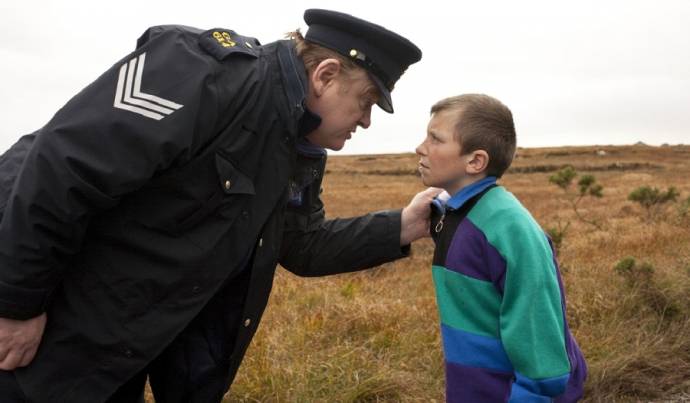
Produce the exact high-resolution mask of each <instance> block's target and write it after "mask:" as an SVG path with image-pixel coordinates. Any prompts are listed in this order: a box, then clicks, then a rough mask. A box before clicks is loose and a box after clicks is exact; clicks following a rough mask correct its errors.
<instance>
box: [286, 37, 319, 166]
mask: <svg viewBox="0 0 690 403" xmlns="http://www.w3.org/2000/svg"><path fill="white" fill-rule="evenodd" d="M278 61H279V63H280V70H281V73H282V75H283V81H284V82H285V89H286V92H287V98H288V103H289V106H290V108H291V111H292V114H293V117H294V118H296V119H298V122H299V123H298V125H297V135H298V137H299V138H303V137H304V136H306V135H307V134H309V133H311V132H312V131H314V130H315V129H316V128H317V127H319V125H320V124H321V116H319V115H317V114H315V113H314V112H312V111H310V110H309V109H308V108H307V106H306V99H307V92H308V91H309V87H308V82H309V81H308V77H307V71H306V69H305V68H304V63H302V60H301V59H300V58H299V56H297V53H296V52H295V45H294V43H293V42H292V41H290V40H287V41H280V44H279V46H278ZM311 148H319V147H317V146H313V145H312V146H311ZM320 150H321V151H320V152H319V153H320V154H325V150H324V149H320Z"/></svg>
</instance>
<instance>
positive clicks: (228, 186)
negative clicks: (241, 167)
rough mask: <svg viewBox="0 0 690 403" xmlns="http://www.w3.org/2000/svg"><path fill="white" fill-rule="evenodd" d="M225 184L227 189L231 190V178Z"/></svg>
mask: <svg viewBox="0 0 690 403" xmlns="http://www.w3.org/2000/svg"><path fill="white" fill-rule="evenodd" d="M223 186H224V187H225V190H230V188H231V187H232V182H231V181H230V179H228V180H226V181H225V183H224V184H223Z"/></svg>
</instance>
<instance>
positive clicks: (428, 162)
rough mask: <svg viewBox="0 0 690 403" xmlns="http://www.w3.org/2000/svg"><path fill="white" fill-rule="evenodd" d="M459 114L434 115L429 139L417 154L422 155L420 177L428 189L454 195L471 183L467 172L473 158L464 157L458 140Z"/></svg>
mask: <svg viewBox="0 0 690 403" xmlns="http://www.w3.org/2000/svg"><path fill="white" fill-rule="evenodd" d="M456 119H457V113H456V112H453V111H440V112H436V113H434V114H433V116H432V117H431V120H430V121H429V125H428V127H427V135H426V138H425V139H424V141H423V142H422V144H420V145H419V146H417V148H416V149H415V151H416V152H417V155H419V173H420V174H421V176H422V182H423V183H424V185H426V186H433V187H439V188H443V189H445V190H446V191H447V192H448V193H450V194H451V195H452V194H454V193H456V192H457V191H458V190H460V189H461V188H462V187H463V186H465V184H466V182H467V181H468V177H467V168H468V162H469V159H470V158H471V156H472V154H471V153H470V154H469V155H461V154H462V153H461V149H460V144H459V142H458V141H457V140H456V139H455V138H454V133H455V124H456V122H457V120H456Z"/></svg>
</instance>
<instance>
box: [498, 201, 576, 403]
mask: <svg viewBox="0 0 690 403" xmlns="http://www.w3.org/2000/svg"><path fill="white" fill-rule="evenodd" d="M497 222H500V224H499V225H501V226H503V228H502V230H501V231H499V232H500V233H503V234H505V236H503V237H500V240H494V242H495V243H496V247H497V249H498V250H499V251H500V252H501V254H502V255H503V256H504V258H505V260H506V278H505V284H504V293H503V299H502V303H501V307H500V310H501V312H500V332H501V341H502V343H503V346H504V348H505V350H506V353H507V354H508V357H509V359H510V361H511V363H512V365H513V368H514V370H515V382H514V384H513V387H512V393H511V401H516V402H517V401H519V402H541V401H544V402H548V401H550V398H551V397H554V396H558V395H560V394H562V393H563V391H564V390H565V387H566V385H567V382H568V378H569V374H570V362H569V360H568V355H567V352H566V346H565V333H564V313H563V308H562V303H561V290H560V287H559V283H558V278H557V273H556V267H555V265H554V260H553V252H552V250H551V247H550V246H549V243H548V240H547V238H546V235H545V234H544V233H543V231H542V230H541V229H540V227H539V226H538V225H537V223H536V222H535V221H534V220H533V219H532V218H531V217H527V216H523V215H519V214H518V215H510V216H508V215H506V216H504V217H501V219H500V220H497Z"/></svg>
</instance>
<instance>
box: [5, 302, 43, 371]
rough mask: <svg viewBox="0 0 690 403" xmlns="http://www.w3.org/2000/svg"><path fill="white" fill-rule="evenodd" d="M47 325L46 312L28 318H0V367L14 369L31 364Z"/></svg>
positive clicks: (7, 369) (6, 369) (8, 369)
mask: <svg viewBox="0 0 690 403" xmlns="http://www.w3.org/2000/svg"><path fill="white" fill-rule="evenodd" d="M45 327H46V314H45V313H43V314H41V315H40V316H36V317H35V318H31V319H28V320H14V319H7V318H0V369H2V370H5V371H12V370H14V369H15V368H18V367H25V366H27V365H29V363H31V360H33V359H34V356H35V355H36V351H37V350H38V345H39V344H41V338H43V330H44V329H45Z"/></svg>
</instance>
